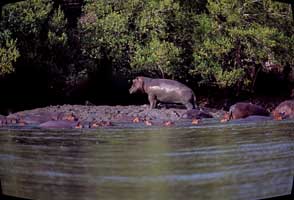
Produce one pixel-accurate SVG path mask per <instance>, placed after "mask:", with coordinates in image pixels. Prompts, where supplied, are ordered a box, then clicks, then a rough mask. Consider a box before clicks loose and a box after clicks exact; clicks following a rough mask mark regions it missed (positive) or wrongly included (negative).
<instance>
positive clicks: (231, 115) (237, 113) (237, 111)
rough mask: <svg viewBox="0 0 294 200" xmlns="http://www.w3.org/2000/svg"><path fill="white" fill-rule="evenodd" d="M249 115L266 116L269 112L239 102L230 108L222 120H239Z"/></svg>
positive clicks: (257, 106)
mask: <svg viewBox="0 0 294 200" xmlns="http://www.w3.org/2000/svg"><path fill="white" fill-rule="evenodd" d="M251 115H261V116H268V115H269V112H268V111H267V110H266V109H264V108H263V107H261V106H259V105H255V104H252V103H243V102H240V103H236V104H234V105H232V106H231V107H230V110H229V112H228V113H227V114H225V116H224V119H227V120H231V119H240V118H245V117H248V116H251Z"/></svg>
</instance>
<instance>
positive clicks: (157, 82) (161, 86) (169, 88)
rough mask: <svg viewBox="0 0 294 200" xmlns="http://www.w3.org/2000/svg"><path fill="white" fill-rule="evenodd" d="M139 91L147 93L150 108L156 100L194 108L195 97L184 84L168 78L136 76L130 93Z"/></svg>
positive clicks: (153, 106) (154, 104) (154, 105)
mask: <svg viewBox="0 0 294 200" xmlns="http://www.w3.org/2000/svg"><path fill="white" fill-rule="evenodd" d="M137 91H141V92H143V93H147V95H148V100H149V103H150V109H152V108H155V107H156V103H157V101H160V102H165V103H181V104H184V105H185V106H186V108H187V109H189V110H190V109H195V104H196V97H195V94H194V92H193V91H192V90H191V89H190V88H188V87H187V86H186V85H184V84H182V83H180V82H178V81H174V80H169V79H152V78H147V77H143V76H138V77H136V78H135V79H134V80H133V85H132V87H131V88H130V90H129V92H130V94H132V93H134V92H137Z"/></svg>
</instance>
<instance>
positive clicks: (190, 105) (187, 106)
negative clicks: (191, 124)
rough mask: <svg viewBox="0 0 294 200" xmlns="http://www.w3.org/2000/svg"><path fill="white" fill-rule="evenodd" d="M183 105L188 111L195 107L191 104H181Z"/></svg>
mask: <svg viewBox="0 0 294 200" xmlns="http://www.w3.org/2000/svg"><path fill="white" fill-rule="evenodd" d="M183 104H184V105H185V107H186V108H187V109H188V110H192V109H195V105H194V104H193V103H191V102H185V103H183Z"/></svg>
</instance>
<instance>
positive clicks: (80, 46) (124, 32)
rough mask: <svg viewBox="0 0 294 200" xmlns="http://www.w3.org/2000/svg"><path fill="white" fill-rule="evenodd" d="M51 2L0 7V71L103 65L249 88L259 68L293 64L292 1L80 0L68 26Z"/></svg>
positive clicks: (70, 71) (59, 72)
mask: <svg viewBox="0 0 294 200" xmlns="http://www.w3.org/2000/svg"><path fill="white" fill-rule="evenodd" d="M56 2H57V1H56ZM56 2H55V3H54V1H52V0H27V1H23V2H18V3H14V4H8V5H6V6H5V7H3V9H2V13H1V21H0V30H1V31H0V39H1V41H0V75H5V74H8V73H11V72H13V71H14V69H15V68H20V69H28V70H29V69H30V68H32V66H33V67H34V68H35V69H36V70H41V71H43V72H45V73H46V74H47V75H48V77H50V78H49V79H50V80H49V82H50V84H55V83H57V82H60V81H64V82H66V81H67V80H73V79H75V78H76V77H79V76H80V75H81V74H82V75H83V76H86V75H85V74H90V73H93V72H94V71H95V72H97V71H99V70H100V69H104V70H105V69H108V71H111V73H112V74H115V75H117V76H123V77H127V78H131V77H132V76H134V75H137V74H143V75H149V76H153V77H165V78H173V79H181V80H189V81H192V82H193V83H195V82H197V83H198V84H199V86H200V87H202V86H204V87H206V86H209V87H215V88H221V89H227V88H237V89H238V90H251V89H253V88H254V84H255V80H256V78H257V77H258V72H260V71H264V72H268V71H270V70H271V69H272V67H271V66H278V68H279V69H278V71H279V72H281V71H283V70H284V68H285V67H289V66H290V68H293V65H294V58H293V55H294V29H293V20H292V18H291V9H290V6H289V5H287V4H281V3H278V2H274V1H272V0H255V1H252V0H217V1H215V0H195V1H187V0H125V1H122V0H85V1H84V5H83V8H82V15H81V16H79V19H78V24H77V26H76V27H71V28H69V26H68V20H67V17H66V16H65V14H64V12H63V10H62V9H61V8H60V7H58V6H56ZM99 72H101V73H103V70H101V71H99ZM75 74H76V75H75ZM102 76H103V74H102Z"/></svg>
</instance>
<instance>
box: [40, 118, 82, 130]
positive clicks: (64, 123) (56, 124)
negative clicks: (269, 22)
mask: <svg viewBox="0 0 294 200" xmlns="http://www.w3.org/2000/svg"><path fill="white" fill-rule="evenodd" d="M78 125H79V123H78V122H76V121H69V120H50V121H47V122H44V123H42V124H40V125H39V127H40V128H54V129H55V128H61V129H62V128H76V127H77V126H78Z"/></svg>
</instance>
